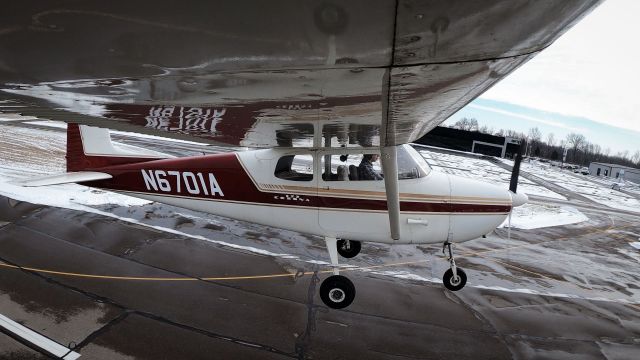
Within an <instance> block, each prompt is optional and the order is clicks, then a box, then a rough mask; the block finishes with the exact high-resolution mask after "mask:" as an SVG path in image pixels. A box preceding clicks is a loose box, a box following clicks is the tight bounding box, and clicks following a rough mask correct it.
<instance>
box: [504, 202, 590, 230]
mask: <svg viewBox="0 0 640 360" xmlns="http://www.w3.org/2000/svg"><path fill="white" fill-rule="evenodd" d="M588 220H589V218H588V217H587V216H586V215H584V214H583V213H581V212H580V211H579V210H578V209H576V208H574V207H571V206H556V205H549V204H534V203H527V204H524V205H522V206H519V207H516V208H514V209H513V212H512V214H511V227H512V228H517V229H526V230H531V229H539V228H544V227H550V226H560V225H568V224H577V223H581V222H584V221H588ZM508 226H509V219H507V220H505V221H504V222H503V223H502V224H501V225H500V227H508Z"/></svg>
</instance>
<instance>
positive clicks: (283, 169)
mask: <svg viewBox="0 0 640 360" xmlns="http://www.w3.org/2000/svg"><path fill="white" fill-rule="evenodd" d="M274 175H275V176H276V177H277V178H280V179H283V180H290V181H311V180H313V156H311V155H286V156H283V157H281V158H280V159H278V162H277V163H276V169H275V171H274Z"/></svg>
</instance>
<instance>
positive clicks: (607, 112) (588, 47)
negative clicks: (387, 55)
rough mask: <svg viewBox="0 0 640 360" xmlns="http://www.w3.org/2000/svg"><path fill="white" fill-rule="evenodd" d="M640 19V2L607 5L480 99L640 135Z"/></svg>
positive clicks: (548, 118) (614, 0)
mask: <svg viewBox="0 0 640 360" xmlns="http://www.w3.org/2000/svg"><path fill="white" fill-rule="evenodd" d="M639 16H640V1H639V0H606V1H605V2H604V3H603V4H601V5H600V6H599V7H598V8H596V9H595V10H594V11H593V12H592V13H591V14H589V15H587V16H586V17H585V18H584V19H583V20H582V21H580V22H579V23H578V24H576V25H575V26H574V27H573V28H572V29H570V30H569V31H568V32H567V33H565V34H564V35H563V36H562V37H560V39H558V40H557V41H556V42H555V43H554V44H552V45H551V46H550V47H549V48H547V49H545V50H543V51H542V52H541V53H540V54H538V55H537V56H536V57H535V58H533V59H532V60H531V61H529V62H528V63H526V64H524V65H523V66H522V67H520V68H519V69H518V70H516V71H515V72H513V73H512V74H511V75H509V76H508V77H507V78H505V79H504V80H502V81H501V82H499V83H498V84H497V85H496V86H495V87H493V88H492V89H490V90H489V91H487V92H486V93H485V94H483V95H482V96H481V97H480V99H484V100H493V101H498V102H503V103H509V104H514V105H519V106H523V107H528V108H532V109H536V110H542V111H544V112H547V113H546V117H545V118H544V119H538V120H542V121H548V122H563V120H562V118H563V116H557V118H555V117H554V114H553V113H557V114H558V115H564V116H570V117H574V118H585V119H588V120H593V121H595V122H599V123H604V124H608V125H612V126H616V127H620V128H624V129H631V130H634V131H638V132H640V90H639V87H640V18H639ZM473 105H474V103H472V104H471V105H470V106H473ZM475 105H476V106H477V105H478V104H477V103H476V104H475ZM494 105H495V104H494ZM485 106H486V104H485ZM467 110H469V109H467ZM484 110H485V112H486V110H487V109H484ZM498 110H504V109H498ZM503 115H504V114H503ZM523 115H525V116H529V114H523ZM454 117H455V120H457V119H459V117H456V116H455V115H454ZM454 117H452V119H451V120H454V119H453V118H454ZM478 120H479V122H480V124H481V125H482V123H483V121H482V120H483V119H482V118H478ZM585 135H587V134H585ZM638 135H640V134H638ZM588 138H589V136H588ZM589 140H591V141H592V142H595V143H598V140H597V138H590V139H589ZM602 145H604V146H608V145H612V147H614V146H615V144H602ZM631 145H633V144H631ZM625 147H626V146H625ZM636 148H640V138H638V139H637V146H636ZM629 150H632V151H635V150H636V149H633V148H629Z"/></svg>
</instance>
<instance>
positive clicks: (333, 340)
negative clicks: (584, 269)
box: [0, 198, 640, 359]
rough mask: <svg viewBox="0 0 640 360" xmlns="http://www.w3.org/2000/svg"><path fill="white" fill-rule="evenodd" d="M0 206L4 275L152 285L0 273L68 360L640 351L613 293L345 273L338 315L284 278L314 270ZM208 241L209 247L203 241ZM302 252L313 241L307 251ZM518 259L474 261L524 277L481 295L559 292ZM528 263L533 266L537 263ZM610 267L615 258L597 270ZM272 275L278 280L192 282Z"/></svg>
mask: <svg viewBox="0 0 640 360" xmlns="http://www.w3.org/2000/svg"><path fill="white" fill-rule="evenodd" d="M0 203H1V204H2V206H0V221H3V223H4V226H2V228H0V258H1V261H2V262H3V263H5V264H12V265H18V266H23V267H30V268H37V269H44V270H55V271H61V272H66V273H77V274H93V275H109V276H135V277H147V278H164V279H165V280H164V281H163V280H157V281H148V280H125V279H105V278H99V279H96V278H86V277H81V276H82V275H77V274H76V275H69V274H57V273H55V274H52V273H46V272H41V271H36V270H33V269H11V268H4V267H3V268H2V269H0V289H2V291H1V292H0V294H1V295H0V308H1V309H2V313H3V314H4V315H5V316H8V317H9V318H11V319H13V320H15V321H18V322H20V323H21V324H24V325H25V326H28V327H30V328H32V329H34V330H36V331H38V332H40V333H42V334H44V335H46V336H48V337H50V338H52V339H54V340H56V341H57V342H59V343H61V344H65V345H69V346H70V347H71V348H73V349H74V350H75V351H76V352H78V353H80V354H81V355H82V358H87V359H170V358H171V359H174V358H183V359H200V358H201V359H210V358H212V354H215V355H216V356H215V357H219V358H298V359H352V358H366V359H398V358H412V359H413V358H425V359H447V358H456V359H511V358H517V359H524V358H558V359H562V358H571V359H576V358H584V359H598V358H610V359H632V358H634V357H635V356H637V355H638V354H639V352H638V350H639V349H640V309H639V308H638V305H637V304H634V303H633V301H622V300H620V299H619V298H620V297H619V296H617V294H616V290H615V289H614V285H615V284H613V283H604V282H603V283H602V284H600V285H597V284H593V283H591V284H590V286H591V287H592V288H598V286H599V287H601V288H606V289H612V291H611V294H610V296H609V298H608V299H605V298H603V300H598V299H595V298H594V299H589V298H588V297H586V296H583V295H575V297H574V298H571V297H567V296H563V295H549V294H542V295H540V294H528V293H523V292H512V291H503V290H499V289H490V288H479V287H473V286H468V287H466V288H465V289H463V290H462V291H460V292H457V293H451V292H448V291H446V290H444V289H443V287H442V286H441V285H440V284H437V283H429V282H424V281H416V280H405V279H398V278H394V277H390V276H387V275H381V274H376V273H371V272H360V271H350V272H349V273H348V276H349V277H350V278H351V279H352V280H353V282H354V284H355V285H356V287H357V297H356V300H355V301H354V303H353V304H352V306H350V307H349V308H348V309H346V310H332V309H328V308H327V307H326V306H324V305H323V304H322V302H321V301H320V299H319V296H318V294H317V292H318V291H317V289H318V287H319V281H321V280H322V279H324V278H325V277H326V276H327V274H324V273H322V272H316V273H315V274H313V275H307V276H301V277H295V276H293V274H295V273H296V271H297V270H304V271H311V272H313V271H318V270H324V268H322V267H318V265H314V264H311V263H307V262H301V261H298V260H295V259H291V260H287V259H284V258H277V257H273V256H265V255H259V254H256V253H252V252H248V251H246V250H242V249H232V248H229V247H227V246H224V245H220V244H216V243H212V242H208V241H204V240H198V239H194V238H191V237H186V236H181V235H176V234H170V233H166V232H162V231H158V230H157V229H152V228H148V227H144V226H141V225H137V224H131V223H128V222H125V221H121V220H117V219H113V218H109V217H104V216H101V215H97V214H90V213H83V212H78V211H73V210H67V209H57V208H51V207H44V206H34V205H30V204H27V203H16V202H11V203H10V202H9V201H8V199H6V198H2V199H0ZM627 220H629V219H627ZM619 224H620V225H619V226H621V227H622V226H624V227H625V229H627V230H628V232H631V233H633V231H636V232H638V231H639V229H637V228H636V227H635V225H633V223H632V222H631V221H626V220H624V219H622V218H620V219H619ZM599 225H602V227H601V228H600V227H599V226H598V224H595V223H594V227H593V228H590V229H589V228H584V227H575V228H574V229H570V232H572V233H573V234H574V236H572V238H571V239H569V238H567V239H565V240H564V241H555V240H554V241H551V242H549V243H547V244H545V247H547V248H553V247H554V246H555V247H557V248H558V251H560V250H561V249H565V250H566V251H569V250H571V251H573V249H571V248H572V247H574V246H577V245H575V244H581V246H582V247H583V248H584V246H585V242H587V241H593V242H594V244H595V242H596V240H595V239H593V237H598V236H601V235H598V234H597V233H596V234H594V233H593V231H594V229H600V230H601V231H605V230H606V229H608V228H609V230H611V229H613V228H612V227H611V224H610V223H607V221H606V220H605V219H602V224H599ZM217 231H218V232H224V231H225V230H217ZM566 231H567V230H563V229H558V228H555V229H554V228H552V229H551V230H544V231H543V232H546V233H548V235H551V236H553V237H554V238H555V239H557V238H559V237H560V236H561V235H562V234H561V233H562V232H566ZM540 232H541V231H540V230H537V233H538V234H537V235H535V237H536V240H537V241H545V239H544V237H542V236H541V235H540ZM613 234H616V236H614V237H607V238H608V239H610V241H614V242H619V241H623V239H624V238H625V236H629V237H633V236H635V235H625V234H624V233H613ZM210 235H211V236H213V237H215V235H216V230H211V234H210ZM527 237H528V234H526V232H524V233H522V232H514V239H513V240H512V242H511V243H510V246H512V247H513V246H514V244H515V246H518V244H521V243H522V244H521V249H526V248H527V247H528V246H529V245H531V244H530V243H527V244H528V245H527V244H524V240H522V239H526V238H527ZM496 239H499V238H495V239H493V240H492V239H491V238H487V239H482V240H480V239H479V240H478V242H477V243H473V242H471V243H468V244H469V246H467V244H463V245H461V246H460V248H459V249H458V251H460V252H467V253H469V252H482V251H483V249H485V247H486V246H489V245H488V244H490V242H491V241H498V240H496ZM577 239H582V240H581V241H579V242H577V241H576V240H577ZM630 240H635V239H631V238H630ZM310 241H312V242H315V243H316V245H318V246H319V244H320V243H321V240H320V239H317V241H313V239H312V240H310ZM482 241H485V242H486V243H483V242H482ZM546 241H550V239H546ZM608 242H609V241H606V242H604V244H603V243H602V241H600V242H597V246H596V247H598V248H600V249H601V250H602V251H606V252H608V253H612V252H613V249H612V248H610V246H609V245H607V243H608ZM558 244H561V245H558ZM571 244H574V245H571ZM471 245H473V246H471ZM537 246H538V247H540V246H541V245H537ZM594 246H595V245H594ZM567 249H569V250H567ZM369 250H372V251H373V252H375V251H376V248H371V249H369ZM485 250H486V249H485ZM364 251H365V252H366V251H367V249H366V248H365V250H364ZM519 252H523V253H524V251H518V250H516V249H515V248H513V249H512V250H509V252H508V253H509V254H507V255H508V256H507V255H505V254H504V253H503V254H502V257H500V256H499V255H498V254H496V253H493V254H489V253H487V254H485V255H483V256H485V257H486V256H488V255H491V256H493V257H494V258H495V259H496V260H497V261H500V262H503V263H505V264H514V265H513V266H515V267H516V268H522V269H523V270H524V272H521V273H518V271H517V269H516V268H510V267H509V266H504V267H503V269H502V271H504V270H509V269H510V271H509V272H508V273H509V275H507V273H505V274H503V275H504V276H503V277H504V279H503V280H502V281H503V282H504V283H496V282H495V281H493V283H494V284H493V285H501V286H504V287H505V288H509V286H510V287H511V288H513V287H514V285H517V286H526V282H521V280H522V279H519V278H521V277H522V278H526V279H527V280H528V281H532V282H537V281H543V280H544V281H551V282H553V281H556V282H563V283H566V282H567V280H566V278H565V277H564V276H563V274H557V273H555V272H556V271H557V269H554V266H549V265H548V264H546V263H545V262H546V261H549V260H552V259H548V258H544V257H542V258H540V259H538V260H532V261H531V263H529V264H527V263H524V264H523V262H524V261H521V259H519V257H518V256H514V253H519ZM363 255H364V254H363ZM596 255H597V254H583V256H596ZM474 259H481V260H482V259H483V258H482V257H477V256H472V255H469V256H466V257H464V256H461V259H460V262H461V264H464V265H463V266H464V267H465V268H466V269H468V270H467V273H471V274H472V275H473V276H472V277H471V280H470V282H471V284H470V285H482V283H481V282H482V279H483V277H482V274H484V273H486V275H488V274H493V276H494V277H495V278H499V277H500V276H495V274H496V273H498V274H499V273H500V271H497V270H495V269H486V267H487V262H484V263H482V262H476V260H474ZM384 260H385V259H384V257H383V259H382V261H384ZM485 260H486V259H485ZM539 261H542V262H543V263H542V264H536V262H539ZM552 265H553V264H552ZM560 265H561V264H560ZM560 265H559V266H560ZM614 265H615V259H612V260H611V264H607V266H614ZM618 265H619V264H618ZM440 266H443V265H442V264H440ZM436 268H438V266H432V267H431V269H429V268H428V267H425V268H422V269H421V268H419V267H414V268H413V271H414V272H417V273H420V272H421V271H424V272H425V273H428V272H430V271H431V272H437V269H436ZM526 271H530V272H531V273H527V272H526ZM611 271H615V269H612V270H611ZM286 273H290V274H292V276H286V277H274V278H266V279H248V280H222V281H207V280H202V278H203V277H212V276H215V277H227V276H242V275H268V274H286ZM474 273H475V274H474ZM596 273H597V272H596ZM478 274H480V277H478ZM604 275H605V277H606V275H607V274H604ZM584 276H585V279H587V278H589V277H590V275H589V274H584ZM624 276H627V274H625V275H624ZM166 278H182V279H184V278H192V279H190V280H186V281H182V280H173V281H172V280H166ZM487 279H488V278H487ZM627 281H629V282H634V283H630V284H629V286H631V287H635V288H636V289H637V284H640V279H639V278H638V276H637V275H632V276H631V277H630V278H629V279H627ZM485 284H486V283H485ZM571 284H578V285H566V286H567V287H571V286H578V287H580V286H583V284H582V283H581V281H578V280H576V281H572V282H571ZM618 285H619V284H618ZM583 290H584V292H585V294H588V293H589V289H583ZM597 290H598V289H597ZM599 290H600V291H601V292H602V291H603V290H602V289H599ZM618 291H623V290H618ZM636 294H637V293H635V294H632V297H629V298H631V299H632V298H635V296H636ZM600 295H601V294H599V295H598V297H601V296H600ZM612 299H613V300H612ZM615 299H618V300H615ZM0 345H3V346H2V347H1V348H0V349H2V350H0V354H1V355H2V356H4V357H5V358H20V356H22V357H23V358H33V357H34V356H36V355H35V354H37V353H35V352H34V350H32V349H29V348H28V347H25V346H24V345H21V344H19V343H17V342H16V341H15V340H13V339H11V338H9V337H7V336H6V335H0ZM37 356H40V355H37Z"/></svg>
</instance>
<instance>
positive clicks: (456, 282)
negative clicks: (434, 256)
mask: <svg viewBox="0 0 640 360" xmlns="http://www.w3.org/2000/svg"><path fill="white" fill-rule="evenodd" d="M451 245H452V244H451V242H449V240H447V241H445V242H444V245H442V253H443V254H445V249H447V250H449V266H450V268H449V270H447V271H445V273H444V276H443V277H442V282H443V283H444V287H446V288H447V289H449V290H451V291H458V290H460V289H462V288H463V287H464V285H465V284H466V283H467V274H465V273H464V271H463V270H462V269H460V268H459V267H457V266H456V261H455V260H454V259H453V251H452V250H451Z"/></svg>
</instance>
